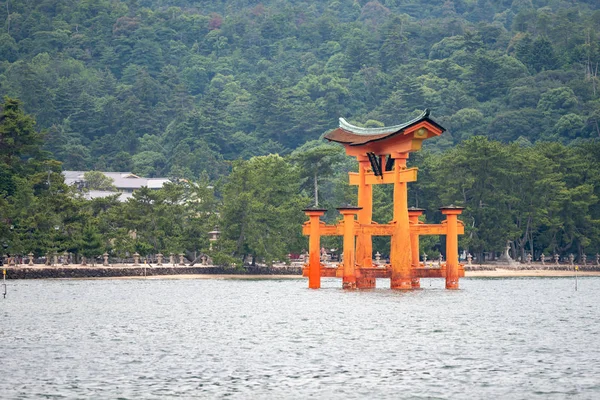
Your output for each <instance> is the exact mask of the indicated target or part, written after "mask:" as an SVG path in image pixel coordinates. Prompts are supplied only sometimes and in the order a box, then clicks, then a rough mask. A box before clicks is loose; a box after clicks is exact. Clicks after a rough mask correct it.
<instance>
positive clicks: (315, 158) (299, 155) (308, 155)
mask: <svg viewBox="0 0 600 400" xmlns="http://www.w3.org/2000/svg"><path fill="white" fill-rule="evenodd" d="M342 157H343V148H342V147H340V146H336V145H330V144H325V143H323V142H322V141H321V140H313V141H310V142H306V143H305V144H304V145H302V146H300V147H299V148H298V149H296V150H295V151H294V152H293V153H292V154H291V160H292V162H295V163H296V164H298V166H299V167H300V171H301V175H302V176H304V177H305V179H307V180H308V179H310V180H312V187H313V193H314V197H313V198H314V201H315V207H318V206H319V176H321V178H323V177H324V176H328V175H331V174H332V172H333V171H334V169H335V166H336V164H339V163H340V162H341V160H342Z"/></svg>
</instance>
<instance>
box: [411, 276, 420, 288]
mask: <svg viewBox="0 0 600 400" xmlns="http://www.w3.org/2000/svg"><path fill="white" fill-rule="evenodd" d="M410 285H411V286H412V288H413V289H421V279H420V278H412V279H411V281H410Z"/></svg>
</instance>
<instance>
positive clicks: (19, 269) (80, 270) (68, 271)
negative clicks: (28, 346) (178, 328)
mask: <svg viewBox="0 0 600 400" xmlns="http://www.w3.org/2000/svg"><path fill="white" fill-rule="evenodd" d="M4 268H5V269H6V279H50V278H114V277H135V276H158V275H301V274H302V268H301V267H299V266H273V267H267V266H260V267H244V268H231V267H218V266H199V267H197V266H176V267H173V266H160V267H159V266H147V267H144V266H143V265H141V266H128V265H114V266H109V267H106V266H96V267H92V266H60V267H47V266H34V267H31V266H26V265H22V266H12V267H7V266H5V267H4Z"/></svg>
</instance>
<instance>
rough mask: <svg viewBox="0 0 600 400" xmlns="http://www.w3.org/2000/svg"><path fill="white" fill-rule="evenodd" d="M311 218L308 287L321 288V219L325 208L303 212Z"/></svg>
mask: <svg viewBox="0 0 600 400" xmlns="http://www.w3.org/2000/svg"><path fill="white" fill-rule="evenodd" d="M302 211H304V213H305V214H306V215H307V216H308V217H309V218H310V220H309V226H310V236H309V239H308V287H309V289H319V288H320V287H321V253H320V249H321V232H320V225H321V217H322V216H323V215H324V214H325V211H327V210H325V209H323V208H307V209H304V210H302Z"/></svg>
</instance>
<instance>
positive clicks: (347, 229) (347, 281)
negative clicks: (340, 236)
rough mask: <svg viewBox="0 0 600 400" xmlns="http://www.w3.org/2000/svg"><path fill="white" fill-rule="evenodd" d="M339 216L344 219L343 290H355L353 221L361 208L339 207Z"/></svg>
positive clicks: (354, 232)
mask: <svg viewBox="0 0 600 400" xmlns="http://www.w3.org/2000/svg"><path fill="white" fill-rule="evenodd" d="M338 210H339V212H340V214H342V216H343V217H344V253H343V254H344V264H343V268H344V276H343V277H342V288H343V289H356V252H355V235H356V231H355V222H354V221H355V219H354V217H355V216H356V214H358V213H359V211H360V210H361V207H353V206H346V207H339V208H338Z"/></svg>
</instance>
